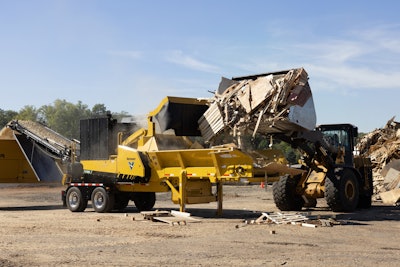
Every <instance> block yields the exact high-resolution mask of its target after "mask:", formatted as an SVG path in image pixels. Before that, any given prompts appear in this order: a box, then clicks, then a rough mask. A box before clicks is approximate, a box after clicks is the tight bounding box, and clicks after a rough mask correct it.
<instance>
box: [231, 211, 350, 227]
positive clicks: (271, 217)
mask: <svg viewBox="0 0 400 267" xmlns="http://www.w3.org/2000/svg"><path fill="white" fill-rule="evenodd" d="M249 224H278V225H280V224H292V225H299V226H303V227H310V228H316V227H321V226H322V227H332V226H334V225H340V224H343V223H342V222H339V221H337V220H336V219H334V218H327V219H326V218H321V217H320V216H310V215H306V214H302V213H280V212H278V213H276V214H274V213H268V212H262V213H261V216H260V217H258V218H257V219H255V220H250V221H244V223H243V224H242V225H236V228H240V227H244V226H246V225H249Z"/></svg>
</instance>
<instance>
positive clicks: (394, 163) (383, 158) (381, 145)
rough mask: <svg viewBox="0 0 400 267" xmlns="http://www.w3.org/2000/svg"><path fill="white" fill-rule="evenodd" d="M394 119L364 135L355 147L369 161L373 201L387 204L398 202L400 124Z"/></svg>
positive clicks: (399, 193)
mask: <svg viewBox="0 0 400 267" xmlns="http://www.w3.org/2000/svg"><path fill="white" fill-rule="evenodd" d="M394 119H395V117H393V118H391V119H390V120H389V121H388V122H387V123H386V125H385V126H384V127H383V128H380V129H375V130H374V131H372V132H370V133H368V134H367V135H365V136H364V137H363V138H362V139H361V140H360V141H359V142H358V144H357V147H356V150H358V151H359V152H360V154H362V155H365V156H368V157H370V159H371V162H372V168H373V170H372V172H373V174H372V175H373V179H374V193H375V196H374V197H375V199H381V200H382V201H383V202H386V203H388V204H395V203H397V202H398V201H399V200H400V123H399V122H396V121H394Z"/></svg>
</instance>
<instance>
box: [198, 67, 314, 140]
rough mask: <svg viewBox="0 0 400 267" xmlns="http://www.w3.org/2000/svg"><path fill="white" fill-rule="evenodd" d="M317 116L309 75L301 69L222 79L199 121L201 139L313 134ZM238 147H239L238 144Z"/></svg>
mask: <svg viewBox="0 0 400 267" xmlns="http://www.w3.org/2000/svg"><path fill="white" fill-rule="evenodd" d="M315 124H316V115H315V108H314V102H313V98H312V94H311V89H310V86H309V84H308V74H307V72H306V71H305V70H304V69H303V68H298V69H291V70H288V71H281V72H275V73H266V74H260V75H253V76H246V77H237V78H232V80H230V79H227V78H223V79H222V81H221V83H220V87H219V89H218V91H217V92H216V93H215V96H214V98H213V100H212V101H211V104H210V106H209V108H208V110H207V111H206V112H205V113H204V114H203V116H202V117H201V118H200V120H199V126H200V130H201V133H202V136H203V137H204V138H205V140H206V141H211V140H213V139H215V138H216V137H217V136H219V135H220V134H221V133H223V132H226V131H231V132H232V135H233V136H240V135H242V133H245V132H246V133H251V134H253V136H254V135H255V134H256V133H262V134H268V133H276V132H278V133H281V132H283V131H293V130H304V129H307V130H312V129H314V128H315ZM239 145H240V144H239Z"/></svg>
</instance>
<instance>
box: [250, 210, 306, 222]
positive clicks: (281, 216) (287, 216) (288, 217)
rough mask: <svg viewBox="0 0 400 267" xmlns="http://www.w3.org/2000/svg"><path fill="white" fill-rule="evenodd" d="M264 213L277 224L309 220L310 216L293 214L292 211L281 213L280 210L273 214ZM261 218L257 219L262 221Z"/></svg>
mask: <svg viewBox="0 0 400 267" xmlns="http://www.w3.org/2000/svg"><path fill="white" fill-rule="evenodd" d="M262 215H263V216H264V217H266V218H267V219H268V220H270V221H272V222H274V223H276V224H287V223H292V222H301V221H306V220H308V218H307V217H306V216H304V215H301V214H292V213H279V212H278V213H277V214H276V215H272V214H268V213H266V212H263V213H262ZM260 218H261V219H264V218H263V217H260ZM260 218H259V219H260ZM259 219H257V220H258V221H260V220H259Z"/></svg>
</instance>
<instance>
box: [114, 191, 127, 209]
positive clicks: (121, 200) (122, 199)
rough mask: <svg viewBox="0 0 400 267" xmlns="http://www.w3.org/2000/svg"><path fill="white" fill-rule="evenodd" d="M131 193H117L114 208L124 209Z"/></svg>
mask: <svg viewBox="0 0 400 267" xmlns="http://www.w3.org/2000/svg"><path fill="white" fill-rule="evenodd" d="M129 198H130V194H128V193H122V192H118V193H117V194H115V203H114V210H118V211H122V210H124V209H125V208H126V207H127V206H128V204H129Z"/></svg>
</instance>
